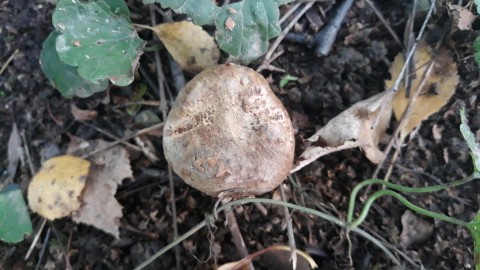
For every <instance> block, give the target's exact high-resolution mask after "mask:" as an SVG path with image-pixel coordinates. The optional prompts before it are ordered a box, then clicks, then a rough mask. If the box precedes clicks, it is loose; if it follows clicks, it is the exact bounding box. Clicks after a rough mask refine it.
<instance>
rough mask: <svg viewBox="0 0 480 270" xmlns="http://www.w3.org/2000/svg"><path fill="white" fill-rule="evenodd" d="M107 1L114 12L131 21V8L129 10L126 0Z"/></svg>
mask: <svg viewBox="0 0 480 270" xmlns="http://www.w3.org/2000/svg"><path fill="white" fill-rule="evenodd" d="M104 1H105V3H107V5H108V6H109V7H110V10H111V11H112V12H113V14H115V15H117V16H122V17H124V18H125V19H127V20H128V21H130V10H128V6H127V3H125V1H124V0H104Z"/></svg>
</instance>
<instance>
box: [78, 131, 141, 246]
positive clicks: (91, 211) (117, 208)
mask: <svg viewBox="0 0 480 270" xmlns="http://www.w3.org/2000/svg"><path fill="white" fill-rule="evenodd" d="M80 145H81V147H77V150H76V151H74V153H75V154H76V155H82V154H85V153H89V152H91V151H94V150H96V149H101V148H104V147H105V146H107V145H108V143H107V142H106V141H103V140H93V141H88V142H83V143H81V144H80ZM73 149H74V148H73V147H71V148H69V151H73ZM89 160H90V161H91V163H92V166H91V169H90V174H89V176H88V180H87V184H86V187H85V189H84V191H83V196H82V199H83V204H82V207H81V208H80V209H79V210H78V211H76V212H75V213H73V214H72V219H73V220H74V221H75V222H81V223H85V224H89V225H92V226H94V227H96V228H98V229H100V230H103V231H104V232H107V233H109V234H111V235H113V236H115V237H116V238H119V236H120V233H119V225H120V218H121V217H122V206H121V205H120V203H118V201H117V199H115V193H116V192H117V187H118V185H119V184H121V183H122V180H123V179H125V178H133V173H132V169H131V167H130V159H129V157H128V153H127V151H126V150H125V149H124V148H123V147H121V146H115V147H112V148H110V149H108V150H105V151H102V152H100V153H98V154H96V155H94V156H92V157H91V158H89Z"/></svg>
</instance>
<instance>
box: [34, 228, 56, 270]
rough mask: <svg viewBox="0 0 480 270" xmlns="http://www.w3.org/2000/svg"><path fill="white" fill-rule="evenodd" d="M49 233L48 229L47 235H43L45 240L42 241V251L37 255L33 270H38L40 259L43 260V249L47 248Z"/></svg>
mask: <svg viewBox="0 0 480 270" xmlns="http://www.w3.org/2000/svg"><path fill="white" fill-rule="evenodd" d="M51 231H52V230H51V229H50V228H48V230H47V233H46V234H45V238H44V239H43V245H42V249H41V250H40V253H39V254H38V261H37V265H35V270H38V269H40V264H42V259H43V256H44V255H45V249H46V248H47V245H48V239H50V233H51Z"/></svg>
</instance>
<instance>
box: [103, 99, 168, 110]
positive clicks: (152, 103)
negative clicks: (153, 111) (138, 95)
mask: <svg viewBox="0 0 480 270" xmlns="http://www.w3.org/2000/svg"><path fill="white" fill-rule="evenodd" d="M135 105H146V106H156V107H158V106H160V102H159V101H155V100H139V101H130V102H125V103H122V104H117V105H115V106H112V108H113V109H118V108H122V107H128V106H135Z"/></svg>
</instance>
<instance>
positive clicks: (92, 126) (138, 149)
mask: <svg viewBox="0 0 480 270" xmlns="http://www.w3.org/2000/svg"><path fill="white" fill-rule="evenodd" d="M78 122H80V123H82V124H84V125H85V126H87V127H89V128H93V129H95V130H96V131H98V132H100V133H102V134H103V135H105V136H107V137H109V138H110V139H114V140H120V138H118V137H117V136H115V135H113V134H112V133H110V132H108V131H105V130H103V129H101V128H99V127H97V126H95V125H92V124H90V123H87V122H85V121H78ZM120 143H121V144H123V145H125V146H127V147H130V148H132V149H135V150H137V151H139V152H141V151H142V149H141V148H140V147H138V146H136V145H134V144H131V143H129V142H127V141H122V142H120Z"/></svg>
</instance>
